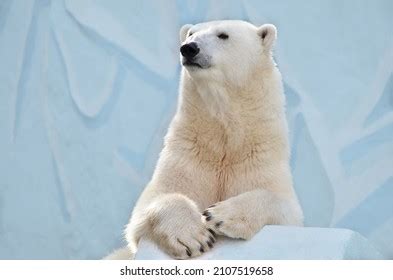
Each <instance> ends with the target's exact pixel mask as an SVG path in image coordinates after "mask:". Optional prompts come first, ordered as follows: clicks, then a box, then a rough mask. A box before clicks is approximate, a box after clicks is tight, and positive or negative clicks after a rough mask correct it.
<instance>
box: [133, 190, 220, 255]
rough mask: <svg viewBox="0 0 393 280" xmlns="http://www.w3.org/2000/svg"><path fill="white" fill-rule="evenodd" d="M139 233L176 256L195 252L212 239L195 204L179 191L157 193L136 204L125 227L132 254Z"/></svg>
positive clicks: (209, 243)
mask: <svg viewBox="0 0 393 280" xmlns="http://www.w3.org/2000/svg"><path fill="white" fill-rule="evenodd" d="M142 236H146V237H147V238H149V239H151V240H152V241H153V242H155V243H156V244H157V245H158V246H159V247H160V248H161V249H162V250H164V251H165V252H166V253H167V254H169V255H170V256H172V257H174V258H177V259H186V258H189V257H195V256H199V255H201V254H202V253H203V252H205V251H208V250H209V249H210V248H211V247H212V246H213V243H214V242H215V239H214V236H213V234H212V231H211V230H210V231H209V229H208V228H207V227H206V224H205V223H203V221H202V216H201V213H200V210H199V209H198V207H197V205H196V204H195V203H194V202H193V201H192V200H191V199H189V198H188V197H186V196H185V195H183V194H180V193H169V194H161V195H158V196H156V197H155V198H154V199H153V200H152V202H151V203H149V205H148V206H147V207H145V208H144V209H138V208H136V210H135V211H134V213H133V216H132V218H131V220H130V223H129V224H128V226H127V229H126V239H127V241H128V247H129V249H130V250H131V251H132V252H133V253H134V254H135V252H136V247H137V244H138V242H139V239H140V238H141V237H142Z"/></svg>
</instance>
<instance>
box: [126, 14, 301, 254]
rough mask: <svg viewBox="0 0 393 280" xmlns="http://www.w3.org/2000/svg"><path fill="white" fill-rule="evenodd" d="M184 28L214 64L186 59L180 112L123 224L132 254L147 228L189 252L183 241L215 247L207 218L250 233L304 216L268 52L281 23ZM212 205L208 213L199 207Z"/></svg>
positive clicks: (171, 247)
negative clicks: (196, 63) (197, 65)
mask: <svg viewBox="0 0 393 280" xmlns="http://www.w3.org/2000/svg"><path fill="white" fill-rule="evenodd" d="M220 32H225V33H226V34H227V35H229V38H228V39H227V40H221V39H219V38H217V34H218V33H220ZM190 33H192V35H191V36H188V35H189V34H190ZM180 38H181V40H182V43H189V42H196V43H197V44H198V45H199V46H200V49H201V50H200V52H201V54H200V55H201V56H202V59H205V61H207V62H208V63H210V65H211V66H210V67H209V68H208V69H199V68H195V67H183V69H182V73H181V83H180V97H179V104H178V109H177V113H176V115H175V117H174V118H173V120H172V122H171V124H170V127H169V129H168V133H167V135H166V137H165V144H164V148H163V150H162V152H161V155H160V158H159V161H158V163H157V166H156V169H155V172H154V174H153V177H152V179H151V181H150V183H149V184H148V185H147V187H146V189H145V190H144V192H143V194H142V195H141V197H140V199H139V201H138V202H137V204H136V206H135V208H134V210H133V213H132V217H131V220H130V223H129V224H128V225H127V228H126V231H125V236H126V239H127V242H128V248H129V250H130V251H131V253H132V254H135V252H136V250H137V245H138V242H139V240H140V238H141V237H144V238H149V239H151V240H153V241H154V242H155V243H156V244H158V245H159V246H160V247H161V248H162V250H164V251H165V252H167V253H168V254H169V255H171V256H173V257H174V258H179V259H184V258H188V257H189V256H188V255H187V250H188V251H189V253H190V252H191V254H192V257H193V256H198V255H200V254H201V253H202V252H201V251H200V249H201V246H203V250H204V251H207V250H209V246H208V241H209V240H210V239H211V237H210V236H211V233H210V232H209V231H208V229H209V228H210V229H212V230H214V231H215V232H216V233H217V234H220V235H226V236H228V237H232V238H242V239H249V238H252V236H253V235H255V234H256V233H257V232H258V231H259V230H260V229H261V228H262V227H263V226H264V225H267V224H285V225H302V223H303V215H302V210H301V208H300V206H299V203H298V200H297V197H296V194H295V192H294V190H293V187H292V177H291V172H290V167H289V145H288V131H287V122H286V119H285V108H284V105H285V104H284V103H285V99H284V95H283V86H282V81H281V75H280V72H279V71H278V69H277V68H276V66H275V63H274V61H273V59H272V55H271V51H272V47H273V45H274V42H275V40H276V28H275V27H274V26H273V25H270V24H269V25H263V26H261V27H259V28H257V27H255V26H253V25H251V24H249V23H246V22H243V21H218V22H208V23H202V24H197V25H194V26H191V25H187V26H184V27H183V28H182V29H181V32H180ZM212 204H215V206H214V207H211V208H208V207H209V206H210V205H212ZM207 208H208V211H209V212H210V215H211V217H212V218H211V220H207V219H206V217H205V216H203V215H201V213H202V212H203V211H204V210H205V209H207ZM220 222H221V223H220ZM210 242H211V241H210Z"/></svg>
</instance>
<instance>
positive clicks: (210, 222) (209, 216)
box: [202, 201, 255, 239]
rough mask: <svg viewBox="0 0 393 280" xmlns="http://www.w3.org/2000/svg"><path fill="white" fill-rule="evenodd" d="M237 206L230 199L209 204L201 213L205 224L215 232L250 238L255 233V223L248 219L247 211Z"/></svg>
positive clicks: (228, 235)
mask: <svg viewBox="0 0 393 280" xmlns="http://www.w3.org/2000/svg"><path fill="white" fill-rule="evenodd" d="M239 208H240V207H239V205H233V202H232V201H222V202H219V203H217V204H213V205H212V206H209V207H208V208H207V209H206V210H205V211H204V212H203V213H202V215H203V216H204V218H205V219H204V220H205V223H206V226H207V227H208V228H210V229H212V230H213V231H214V232H215V233H216V234H219V235H225V236H227V237H231V238H241V239H250V238H251V237H252V236H253V235H254V234H255V224H254V223H253V222H252V221H250V220H249V212H248V211H246V212H245V211H243V209H239Z"/></svg>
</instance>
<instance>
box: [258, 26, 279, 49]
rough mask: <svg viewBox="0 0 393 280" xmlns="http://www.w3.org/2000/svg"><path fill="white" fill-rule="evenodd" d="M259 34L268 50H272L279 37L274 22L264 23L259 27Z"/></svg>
mask: <svg viewBox="0 0 393 280" xmlns="http://www.w3.org/2000/svg"><path fill="white" fill-rule="evenodd" d="M258 35H259V36H260V37H261V39H262V44H263V46H264V47H265V48H266V49H267V50H271V48H272V47H273V45H274V42H275V41H276V38H277V29H276V27H275V26H274V25H273V24H264V25H262V26H260V27H259V28H258Z"/></svg>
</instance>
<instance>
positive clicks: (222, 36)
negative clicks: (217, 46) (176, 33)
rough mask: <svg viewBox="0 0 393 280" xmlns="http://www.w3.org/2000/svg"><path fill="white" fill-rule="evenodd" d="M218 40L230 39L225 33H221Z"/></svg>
mask: <svg viewBox="0 0 393 280" xmlns="http://www.w3.org/2000/svg"><path fill="white" fill-rule="evenodd" d="M217 37H218V38H220V39H222V40H226V39H228V38H229V36H228V35H227V34H225V33H220V34H218V35H217Z"/></svg>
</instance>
